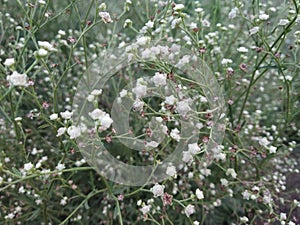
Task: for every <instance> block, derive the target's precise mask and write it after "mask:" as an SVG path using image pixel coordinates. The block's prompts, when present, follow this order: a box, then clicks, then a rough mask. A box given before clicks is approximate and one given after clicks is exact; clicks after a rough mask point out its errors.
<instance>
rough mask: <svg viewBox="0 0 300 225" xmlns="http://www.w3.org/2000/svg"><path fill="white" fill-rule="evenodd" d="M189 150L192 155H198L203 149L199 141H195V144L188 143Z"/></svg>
mask: <svg viewBox="0 0 300 225" xmlns="http://www.w3.org/2000/svg"><path fill="white" fill-rule="evenodd" d="M188 150H189V152H190V153H191V154H192V155H196V154H198V153H199V152H200V150H201V149H200V147H199V146H198V144H197V143H193V144H188Z"/></svg>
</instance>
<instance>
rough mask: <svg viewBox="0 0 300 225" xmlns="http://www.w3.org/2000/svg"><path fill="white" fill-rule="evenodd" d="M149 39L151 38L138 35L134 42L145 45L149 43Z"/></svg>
mask: <svg viewBox="0 0 300 225" xmlns="http://www.w3.org/2000/svg"><path fill="white" fill-rule="evenodd" d="M150 40H151V38H150V37H147V36H142V37H139V38H138V39H137V40H136V44H137V45H139V46H145V45H146V44H149V43H150Z"/></svg>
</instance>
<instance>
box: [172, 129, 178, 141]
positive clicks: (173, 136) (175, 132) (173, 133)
mask: <svg viewBox="0 0 300 225" xmlns="http://www.w3.org/2000/svg"><path fill="white" fill-rule="evenodd" d="M170 136H171V138H172V139H174V140H176V141H177V142H179V140H180V131H179V130H178V129H177V128H175V129H173V130H171V133H170Z"/></svg>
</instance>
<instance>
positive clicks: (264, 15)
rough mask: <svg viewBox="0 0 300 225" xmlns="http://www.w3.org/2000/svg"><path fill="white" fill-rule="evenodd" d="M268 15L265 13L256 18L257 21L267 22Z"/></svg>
mask: <svg viewBox="0 0 300 225" xmlns="http://www.w3.org/2000/svg"><path fill="white" fill-rule="evenodd" d="M269 17H270V16H269V15H268V14H265V13H262V14H260V15H259V16H258V19H260V20H268V19H269Z"/></svg>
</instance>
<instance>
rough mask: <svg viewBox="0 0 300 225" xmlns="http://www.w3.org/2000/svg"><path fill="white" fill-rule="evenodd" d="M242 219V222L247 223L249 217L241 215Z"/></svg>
mask: <svg viewBox="0 0 300 225" xmlns="http://www.w3.org/2000/svg"><path fill="white" fill-rule="evenodd" d="M240 220H241V222H242V223H247V222H248V221H249V219H248V217H246V216H243V217H240Z"/></svg>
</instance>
